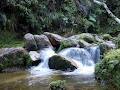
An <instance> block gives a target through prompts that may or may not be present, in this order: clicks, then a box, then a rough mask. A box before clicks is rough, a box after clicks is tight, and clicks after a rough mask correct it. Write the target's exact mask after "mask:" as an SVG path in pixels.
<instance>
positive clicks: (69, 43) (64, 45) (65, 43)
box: [58, 39, 78, 51]
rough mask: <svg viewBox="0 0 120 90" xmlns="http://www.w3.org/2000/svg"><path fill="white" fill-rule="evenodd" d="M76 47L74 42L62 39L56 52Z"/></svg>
mask: <svg viewBox="0 0 120 90" xmlns="http://www.w3.org/2000/svg"><path fill="white" fill-rule="evenodd" d="M77 45H78V43H77V41H75V40H71V39H64V40H62V41H61V43H60V47H59V49H58V51H60V50H62V49H65V48H69V47H76V46H77Z"/></svg>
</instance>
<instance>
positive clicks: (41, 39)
mask: <svg viewBox="0 0 120 90" xmlns="http://www.w3.org/2000/svg"><path fill="white" fill-rule="evenodd" d="M34 38H35V41H36V44H37V47H38V49H42V48H47V47H52V45H51V43H50V41H49V39H48V37H47V36H45V35H34Z"/></svg>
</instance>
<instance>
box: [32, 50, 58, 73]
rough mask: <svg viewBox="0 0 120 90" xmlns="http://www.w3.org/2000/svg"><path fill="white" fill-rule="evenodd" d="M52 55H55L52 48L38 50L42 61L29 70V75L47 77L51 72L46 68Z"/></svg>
mask: <svg viewBox="0 0 120 90" xmlns="http://www.w3.org/2000/svg"><path fill="white" fill-rule="evenodd" d="M53 55H56V53H55V51H54V50H53V49H52V48H44V49H43V50H40V60H41V61H42V62H41V63H40V64H39V65H38V66H35V67H32V68H31V74H35V75H48V74H51V73H52V71H51V70H50V69H49V67H48V60H49V58H50V57H52V56H53Z"/></svg>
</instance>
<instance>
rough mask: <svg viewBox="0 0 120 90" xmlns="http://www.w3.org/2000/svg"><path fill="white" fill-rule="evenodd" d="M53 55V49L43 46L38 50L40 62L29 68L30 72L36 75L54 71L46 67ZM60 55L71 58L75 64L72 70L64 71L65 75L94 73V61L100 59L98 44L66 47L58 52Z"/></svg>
mask: <svg viewBox="0 0 120 90" xmlns="http://www.w3.org/2000/svg"><path fill="white" fill-rule="evenodd" d="M53 55H57V54H56V53H55V52H54V50H53V49H51V48H45V49H43V50H41V51H40V59H41V60H42V63H40V64H39V65H38V66H37V67H32V68H31V73H32V74H36V75H48V74H51V73H54V72H53V71H52V70H50V69H49V67H48V60H49V58H50V57H52V56H53ZM58 55H61V56H62V57H65V58H68V59H69V60H72V62H74V63H75V64H76V65H77V66H78V69H76V70H75V71H73V72H64V73H63V74H65V75H71V74H72V75H78V74H84V75H91V74H94V71H95V63H96V62H98V60H99V59H100V49H99V47H98V46H95V47H90V48H87V49H84V48H76V47H73V48H67V49H64V50H62V51H60V52H59V53H58Z"/></svg>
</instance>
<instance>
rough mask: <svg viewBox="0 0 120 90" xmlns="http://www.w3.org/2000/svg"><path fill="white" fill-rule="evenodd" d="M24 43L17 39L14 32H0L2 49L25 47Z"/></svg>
mask: <svg viewBox="0 0 120 90" xmlns="http://www.w3.org/2000/svg"><path fill="white" fill-rule="evenodd" d="M23 46H24V42H23V40H21V39H16V35H14V33H12V32H8V31H2V32H0V48H5V47H7V48H9V47H23Z"/></svg>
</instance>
